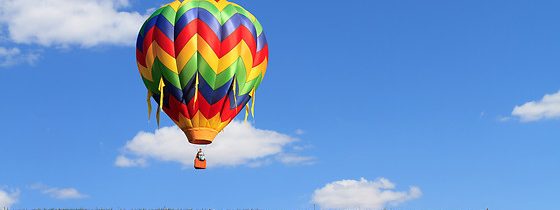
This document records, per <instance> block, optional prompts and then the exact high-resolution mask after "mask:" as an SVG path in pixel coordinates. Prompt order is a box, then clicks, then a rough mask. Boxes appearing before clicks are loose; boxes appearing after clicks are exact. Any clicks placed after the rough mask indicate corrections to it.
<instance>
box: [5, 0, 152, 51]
mask: <svg viewBox="0 0 560 210" xmlns="http://www.w3.org/2000/svg"><path fill="white" fill-rule="evenodd" d="M128 5H129V2H128V0H70V1H68V0H33V1H22V0H2V1H0V25H5V26H6V27H7V32H8V37H9V39H10V40H11V41H13V42H15V43H24V44H39V45H43V46H63V47H66V46H70V45H78V46H83V47H92V46H96V45H102V44H115V45H128V46H132V45H134V43H135V41H136V34H137V33H138V30H139V29H140V27H141V25H142V23H143V21H144V20H145V18H146V16H144V15H141V14H140V13H138V12H127V11H124V10H123V8H124V7H126V6H128Z"/></svg>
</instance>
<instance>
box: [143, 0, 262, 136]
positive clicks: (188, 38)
mask: <svg viewBox="0 0 560 210" xmlns="http://www.w3.org/2000/svg"><path fill="white" fill-rule="evenodd" d="M136 60H137V64H138V70H139V72H140V75H141V76H142V80H143V82H144V85H145V86H146V88H147V89H148V97H147V102H148V109H149V111H148V115H151V109H152V105H151V98H153V99H154V100H155V101H156V103H157V104H158V108H157V113H156V117H157V122H158V126H159V121H160V111H161V110H163V111H164V112H165V113H166V114H167V116H169V118H171V119H172V120H173V122H175V124H176V125H177V126H178V127H179V128H181V130H183V131H184V133H185V135H186V137H187V139H188V141H189V142H190V143H192V144H197V145H207V144H211V143H212V141H213V140H214V138H215V137H216V135H217V134H218V133H219V132H220V131H221V130H222V129H224V127H226V126H227V125H228V124H229V123H230V122H231V121H232V120H233V119H234V118H235V117H236V116H237V115H238V114H239V113H240V112H241V110H243V109H244V108H245V120H247V117H248V115H249V113H251V115H253V117H254V105H255V91H256V90H257V88H258V87H259V85H260V84H261V82H262V80H263V78H264V75H265V73H266V67H267V64H268V44H267V41H266V37H265V35H264V32H263V28H262V26H261V24H260V23H259V21H258V20H257V19H256V18H255V16H253V15H252V14H251V13H249V12H248V11H247V10H245V9H244V8H243V7H241V6H239V5H237V4H235V3H232V2H228V1H226V0H185V1H179V0H176V1H174V2H172V3H169V4H167V5H164V6H162V7H161V8H159V9H157V10H156V11H155V12H154V13H153V14H152V15H151V16H150V17H149V18H148V19H147V20H146V22H145V23H144V24H143V26H142V28H141V29H140V32H139V34H138V40H137V43H136ZM249 101H251V103H249ZM249 105H251V108H249Z"/></svg>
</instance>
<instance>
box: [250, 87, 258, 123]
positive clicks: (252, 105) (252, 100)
mask: <svg viewBox="0 0 560 210" xmlns="http://www.w3.org/2000/svg"><path fill="white" fill-rule="evenodd" d="M256 98H257V97H256V94H255V89H253V94H252V98H251V115H252V116H253V119H255V99H256Z"/></svg>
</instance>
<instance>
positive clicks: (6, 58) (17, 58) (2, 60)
mask: <svg viewBox="0 0 560 210" xmlns="http://www.w3.org/2000/svg"><path fill="white" fill-rule="evenodd" d="M38 59H39V54H38V53H33V52H29V53H23V52H22V51H21V50H20V49H19V48H16V47H14V48H5V47H0V67H9V66H14V65H17V64H20V63H26V64H34V63H35V61H37V60H38Z"/></svg>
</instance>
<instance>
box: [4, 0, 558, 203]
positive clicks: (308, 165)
mask: <svg viewBox="0 0 560 210" xmlns="http://www.w3.org/2000/svg"><path fill="white" fill-rule="evenodd" d="M20 2H21V1H20ZM38 2H45V4H46V6H47V7H48V6H49V4H55V3H57V2H58V3H59V2H60V1H59V0H38V1H34V2H30V3H28V4H31V5H33V4H38ZM62 2H65V1H62ZM77 2H80V1H77ZM91 2H93V3H94V4H99V5H102V6H99V8H102V9H104V10H101V11H105V10H107V11H108V12H111V11H120V12H124V13H127V14H131V15H130V16H127V17H126V18H123V19H126V20H123V21H126V23H127V24H126V26H127V27H123V26H119V27H116V28H113V29H114V30H108V32H107V33H115V34H121V35H119V36H117V38H115V37H111V36H108V37H103V36H92V37H88V38H80V36H81V35H80V33H78V32H76V31H75V30H77V29H73V28H56V27H54V28H53V29H52V31H49V32H48V33H47V32H45V33H44V35H43V34H42V33H40V34H38V33H37V32H36V31H34V29H35V27H41V25H33V24H38V23H35V22H33V21H29V25H27V26H29V27H25V26H26V24H24V25H23V26H22V24H21V23H20V22H18V21H15V20H34V19H32V17H30V18H31V19H26V16H32V15H30V13H29V11H28V10H30V9H29V8H27V7H26V8H25V9H21V10H17V9H18V8H21V7H19V6H21V5H20V4H21V3H18V1H15V0H7V1H6V2H3V3H1V2H0V36H1V38H0V64H1V65H0V66H2V67H0V87H1V89H2V90H3V93H4V95H3V103H0V116H1V117H2V120H1V121H0V125H1V126H0V132H1V136H2V137H0V151H1V152H2V154H3V157H4V158H2V159H0V171H2V172H1V173H0V190H3V192H6V193H7V194H9V196H8V197H11V198H15V199H13V200H17V202H12V203H13V204H12V205H11V206H12V207H14V208H37V207H90V208H94V207H113V208H120V207H122V208H141V207H144V208H157V207H164V206H165V207H185V208H186V207H192V208H203V207H205V208H250V207H253V208H256V207H259V208H275V209H304V208H308V209H309V208H312V207H313V203H316V202H314V200H313V199H314V196H315V195H316V194H315V195H314V193H316V190H319V189H322V188H323V187H325V186H326V185H327V184H329V183H336V182H337V181H341V180H356V181H359V180H360V179H361V178H362V177H363V178H364V179H366V180H369V183H370V184H371V183H375V182H378V181H379V180H378V179H379V178H381V177H384V178H386V179H388V180H390V182H392V183H395V184H396V185H397V186H396V189H394V191H395V192H397V191H398V192H403V193H405V194H406V193H409V194H410V191H409V189H410V188H409V187H413V186H414V187H417V188H419V189H420V190H421V196H414V199H404V200H406V201H405V202H401V203H399V204H398V205H397V207H398V208H399V209H484V208H490V209H492V210H493V209H496V210H499V209H504V210H516V209H540V210H546V209H551V210H552V209H557V208H558V205H557V203H556V202H555V201H554V200H555V199H557V196H558V193H557V191H558V190H557V189H559V188H560V182H559V181H558V180H557V178H558V177H560V165H559V164H558V163H559V162H560V154H559V153H558V148H560V143H559V142H558V139H559V138H560V133H559V132H558V129H557V128H558V126H560V121H559V120H556V118H558V117H560V94H557V92H558V90H559V89H560V87H559V86H558V78H560V71H558V69H560V62H559V59H558V58H557V57H558V56H559V55H560V25H559V24H558V21H557V20H560V14H559V13H558V11H557V8H558V7H559V6H560V2H557V1H430V0H428V1H405V0H403V1H353V2H344V3H342V2H340V1H298V2H286V1H248V0H238V1H235V2H236V3H239V4H240V5H242V6H244V7H245V8H246V9H247V10H249V11H251V12H252V13H253V14H255V15H256V16H257V17H258V18H259V20H260V22H261V23H262V24H263V26H264V29H265V32H266V34H267V38H268V41H269V44H270V63H269V67H268V72H267V76H266V78H265V80H264V82H263V84H262V85H261V87H260V89H259V90H258V92H257V104H256V119H255V120H254V122H253V125H252V126H254V128H256V129H262V130H270V131H273V132H274V133H278V134H281V135H284V136H286V137H287V138H289V139H290V140H289V143H286V144H285V145H281V148H282V150H283V151H289V153H290V154H297V157H302V158H310V159H312V161H301V162H298V161H296V162H298V163H296V164H286V162H283V161H278V160H280V159H281V158H279V157H281V156H279V155H282V154H288V152H286V153H271V154H269V155H270V156H266V157H263V158H257V159H255V160H252V159H250V158H249V159H245V160H244V161H242V162H241V163H238V164H233V165H230V166H224V167H215V168H211V169H209V170H206V171H194V170H192V169H191V168H189V167H185V165H184V164H181V163H179V162H177V161H164V160H161V159H158V158H157V157H155V158H154V157H152V158H151V159H150V158H149V157H147V158H148V159H149V160H148V161H149V165H147V166H142V167H119V166H117V165H116V164H115V159H116V158H117V157H118V156H119V155H122V154H128V155H130V151H126V145H127V142H131V141H133V139H135V137H137V134H138V133H139V132H141V131H145V132H151V133H153V132H154V131H155V130H156V129H157V125H156V123H155V122H154V120H152V121H150V122H148V120H147V114H146V112H147V111H146V104H145V94H146V91H145V88H144V86H143V84H142V82H141V79H140V75H139V74H138V72H137V69H136V64H135V55H134V48H133V45H134V42H135V39H134V36H135V34H134V33H130V31H131V30H132V31H133V32H134V30H135V29H134V28H135V27H133V26H134V24H133V23H136V22H134V21H135V20H137V19H139V18H142V16H143V15H145V14H147V13H146V11H148V10H150V9H151V8H155V7H158V6H159V5H161V4H163V3H167V2H166V1H156V0H154V1H139V0H130V1H116V0H96V1H91ZM73 4H76V3H69V5H73ZM43 6H45V5H43ZM37 8H41V7H37ZM69 9H70V10H71V9H72V7H69ZM6 11H10V12H6ZM101 14H102V13H101ZM12 15H13V16H12ZM74 15H76V14H74ZM111 16H115V17H121V16H119V14H117V15H115V14H112V13H111V14H107V17H111ZM103 17H105V16H99V18H100V19H103V20H104V21H109V22H111V21H115V20H106V19H107V18H103ZM61 18H63V19H68V18H73V17H72V16H68V17H66V16H64V15H62V17H61ZM45 19H46V20H45V21H47V22H48V21H49V20H50V19H49V18H45ZM92 21H93V22H95V21H96V20H95V19H94V20H92ZM100 21H101V20H100ZM116 22H119V21H118V20H116ZM129 23H130V24H132V25H130V24H129ZM45 24H46V23H45ZM47 25H48V24H47ZM84 25H85V27H88V26H90V27H97V26H95V24H93V25H92V23H87V24H85V23H84ZM138 27H139V26H137V27H136V28H138ZM119 30H122V31H119ZM57 33H62V34H67V33H68V34H73V33H77V34H78V35H80V36H77V38H76V37H74V36H70V35H68V36H64V35H61V34H57ZM47 34H48V35H47ZM86 34H87V33H86ZM90 36H91V34H90ZM128 37H132V38H130V39H128ZM15 49H17V50H15ZM545 95H548V96H546V97H545ZM531 101H533V103H530V102H531ZM514 110H517V111H514ZM172 125H173V124H172V122H171V121H170V120H169V119H168V118H167V117H164V120H163V121H162V126H163V127H168V126H172ZM296 130H300V131H303V132H296ZM301 148H303V149H301ZM127 152H129V153H127ZM132 155H134V154H132ZM136 155H138V154H136ZM141 155H142V154H140V156H141ZM144 155H145V154H144ZM193 155H194V153H193ZM189 156H190V153H189ZM160 158H161V157H160ZM208 158H209V160H210V161H211V160H212V156H211V155H210V154H209V157H208ZM262 161H264V162H266V164H261V165H260V166H258V167H255V166H251V163H255V162H262ZM210 163H211V162H210ZM339 184H340V183H339ZM49 189H50V191H49ZM61 189H74V190H77V191H79V192H77V193H74V194H73V195H81V196H77V197H71V196H70V198H68V197H67V199H57V196H56V195H57V194H56V193H54V194H53V193H52V192H58V191H60V190H61ZM70 194H72V193H70ZM335 194H336V193H335ZM356 196H359V195H356ZM0 198H1V193H0ZM59 198H60V196H59ZM365 199H378V198H367V197H366V198H365ZM397 200H398V199H397ZM404 200H402V201H404ZM0 201H1V200H0ZM383 205H384V206H389V207H393V206H394V204H391V203H390V202H388V203H383Z"/></svg>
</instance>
